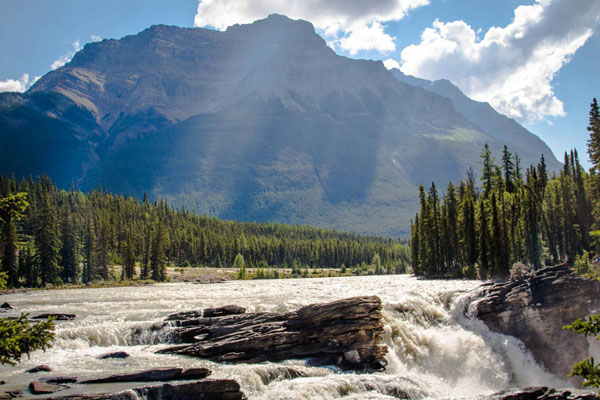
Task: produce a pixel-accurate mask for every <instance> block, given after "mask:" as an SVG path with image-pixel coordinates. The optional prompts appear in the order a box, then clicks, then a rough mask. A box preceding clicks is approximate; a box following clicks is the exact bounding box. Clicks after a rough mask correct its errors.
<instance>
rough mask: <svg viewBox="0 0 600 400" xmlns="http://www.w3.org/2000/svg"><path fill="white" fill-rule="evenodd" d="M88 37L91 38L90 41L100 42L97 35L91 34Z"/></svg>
mask: <svg viewBox="0 0 600 400" xmlns="http://www.w3.org/2000/svg"><path fill="white" fill-rule="evenodd" d="M90 39H92V42H101V41H102V38H101V37H100V36H98V35H92V36H90Z"/></svg>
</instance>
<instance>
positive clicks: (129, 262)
mask: <svg viewBox="0 0 600 400" xmlns="http://www.w3.org/2000/svg"><path fill="white" fill-rule="evenodd" d="M134 275H135V248H134V247H133V240H132V238H131V234H129V235H127V242H126V244H125V250H124V254H123V273H122V276H121V279H126V280H131V279H133V276H134Z"/></svg>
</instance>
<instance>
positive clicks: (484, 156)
mask: <svg viewBox="0 0 600 400" xmlns="http://www.w3.org/2000/svg"><path fill="white" fill-rule="evenodd" d="M480 157H481V182H482V183H483V193H482V196H483V198H484V199H487V198H488V196H489V195H490V193H491V192H492V189H493V187H494V181H493V180H494V158H493V157H492V150H491V149H490V146H489V145H488V144H487V143H486V144H485V146H484V147H483V150H482V151H481V155H480Z"/></svg>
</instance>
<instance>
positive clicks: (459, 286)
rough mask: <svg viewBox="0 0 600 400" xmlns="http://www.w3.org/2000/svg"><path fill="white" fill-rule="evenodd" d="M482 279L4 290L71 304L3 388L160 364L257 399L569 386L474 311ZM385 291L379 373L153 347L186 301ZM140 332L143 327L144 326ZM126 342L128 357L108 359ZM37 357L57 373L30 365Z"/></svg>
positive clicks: (35, 302) (44, 306) (19, 304)
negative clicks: (45, 345) (232, 385)
mask: <svg viewBox="0 0 600 400" xmlns="http://www.w3.org/2000/svg"><path fill="white" fill-rule="evenodd" d="M480 284H481V282H479V281H458V280H453V281H449V280H419V279H416V278H414V277H412V276H408V275H393V276H370V277H349V278H318V279H295V280H292V279H288V280H261V281H232V282H226V283H220V284H212V285H196V284H190V283H173V284H169V283H167V284H158V285H149V286H139V287H123V288H104V289H71V290H50V291H35V292H29V293H21V294H12V295H4V296H2V302H5V301H6V302H9V303H10V304H12V305H13V307H14V308H15V311H16V312H28V313H30V314H32V315H35V314H37V313H42V312H60V313H74V314H77V318H76V319H75V320H73V321H57V322H56V339H55V341H54V345H53V347H52V348H51V349H49V350H47V351H46V352H41V351H36V352H34V353H32V354H31V358H30V359H27V358H26V357H25V358H24V359H23V360H22V362H21V363H20V364H19V365H17V366H15V367H11V366H0V377H1V379H2V380H5V381H7V384H6V385H5V386H3V388H2V389H3V390H11V389H23V388H25V387H26V386H27V385H28V384H29V382H31V381H33V380H35V379H38V378H41V377H46V376H48V377H49V376H77V377H78V378H79V379H80V380H83V379H87V378H91V377H100V376H105V375H110V374H115V373H125V372H133V371H139V370H145V369H149V368H155V367H174V366H181V367H199V366H204V367H207V368H209V369H211V370H212V371H213V374H212V377H213V378H232V379H236V380H237V381H238V382H240V384H241V386H242V390H243V391H244V392H245V393H246V395H247V396H248V397H249V398H250V399H336V398H343V399H390V398H414V399H422V398H434V399H437V398H473V399H476V398H480V397H481V396H485V395H489V394H492V393H495V392H498V391H502V390H505V389H508V388H511V387H519V386H531V385H548V386H554V387H566V386H567V383H566V382H564V381H563V380H561V379H559V378H557V377H555V376H553V375H551V374H549V373H547V372H546V371H544V369H543V368H542V367H541V366H540V365H539V364H537V363H536V362H535V360H534V359H533V358H532V356H531V355H530V354H529V353H528V352H527V351H526V349H525V348H524V347H523V345H522V344H521V343H520V342H519V341H518V340H516V339H515V338H512V337H508V336H504V335H500V334H497V333H493V332H490V331H489V330H488V329H487V328H486V326H485V325H484V324H483V323H482V322H481V321H479V320H477V319H476V318H474V317H473V311H472V310H471V309H470V308H472V307H470V305H472V302H473V300H474V299H475V298H476V297H477V296H478V290H477V288H478V286H479V285H480ZM366 295H378V296H379V297H380V298H381V299H382V301H383V304H384V309H383V318H384V322H385V328H384V329H385V333H384V343H385V344H386V345H387V346H388V347H389V352H388V354H387V356H386V358H387V360H388V363H389V365H388V367H387V369H386V371H385V372H380V373H371V374H365V373H348V372H341V371H339V370H337V369H335V368H326V367H313V366H308V365H307V363H306V362H305V361H302V360H288V361H284V362H280V363H261V364H235V365H234V364H218V363H214V362H211V361H207V360H201V359H196V358H191V357H185V356H178V355H168V354H155V351H156V350H158V349H160V348H162V347H163V346H164V345H162V344H160V342H163V343H164V342H165V341H166V340H167V339H168V337H167V336H166V335H168V329H162V330H152V327H153V326H154V325H155V324H158V323H160V322H162V321H163V319H164V317H165V316H167V315H169V314H171V313H175V312H179V311H185V310H199V309H204V308H207V307H219V306H224V305H228V304H237V305H240V306H244V307H246V308H247V309H248V311H289V310H295V309H297V308H299V307H301V306H303V305H306V304H310V303H317V302H328V301H332V300H336V299H341V298H345V297H352V296H366ZM136 331H138V332H139V331H142V332H144V334H143V335H141V336H139V335H135V332H136ZM119 350H123V351H126V352H128V353H129V354H130V355H131V357H129V358H127V359H106V360H100V359H98V356H99V355H101V354H104V353H107V352H113V351H119ZM40 364H46V365H49V366H50V367H51V368H52V369H53V372H51V373H45V374H44V373H38V374H27V373H25V370H27V369H29V368H31V367H33V366H36V365H40ZM128 387H131V385H128V384H122V385H120V386H115V385H111V386H107V385H93V386H87V387H86V386H83V385H73V387H72V388H71V389H70V390H67V391H63V392H60V395H67V394H74V393H83V392H85V393H90V392H94V393H101V392H107V391H116V390H118V389H126V388H128Z"/></svg>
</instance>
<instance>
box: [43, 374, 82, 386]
mask: <svg viewBox="0 0 600 400" xmlns="http://www.w3.org/2000/svg"><path fill="white" fill-rule="evenodd" d="M42 381H43V382H46V383H52V384H55V385H63V384H65V383H77V377H76V376H55V377H52V378H46V379H42Z"/></svg>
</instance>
